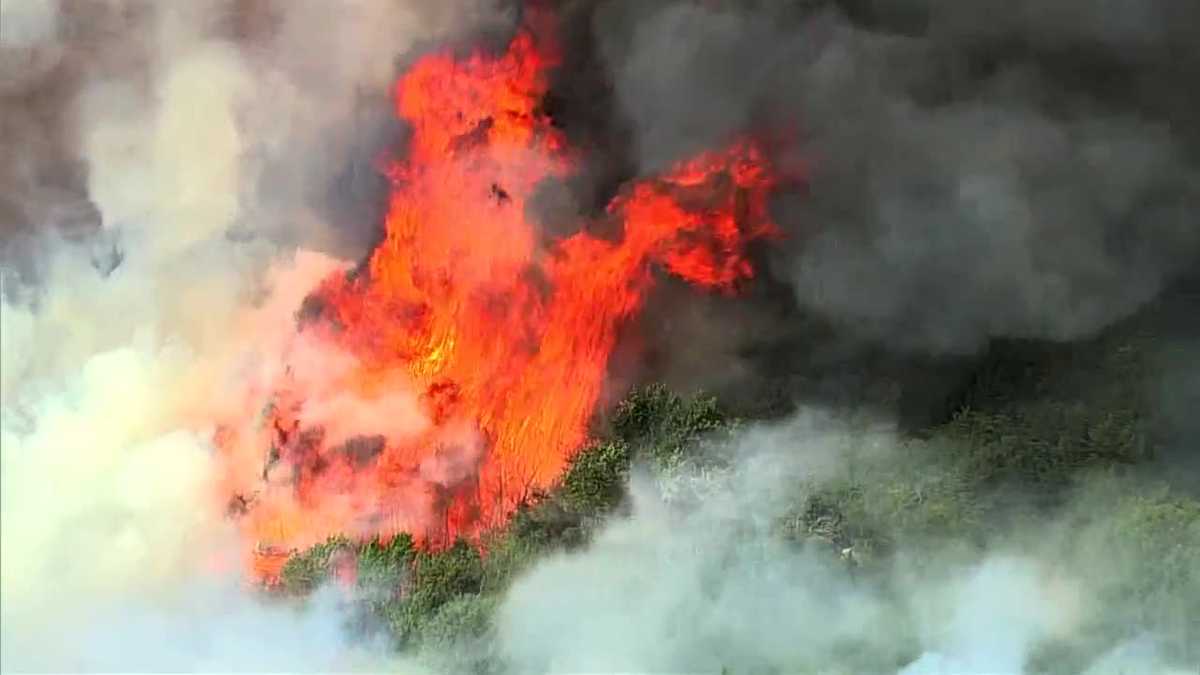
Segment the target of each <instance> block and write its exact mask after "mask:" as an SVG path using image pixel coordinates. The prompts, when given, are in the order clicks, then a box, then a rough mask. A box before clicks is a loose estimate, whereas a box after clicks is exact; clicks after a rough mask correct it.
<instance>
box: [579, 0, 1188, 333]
mask: <svg viewBox="0 0 1200 675" xmlns="http://www.w3.org/2000/svg"><path fill="white" fill-rule="evenodd" d="M838 5H840V6H838ZM594 23H595V26H596V30H597V33H598V35H599V37H598V38H597V39H598V40H599V42H600V49H601V52H602V53H603V54H604V56H605V58H606V60H607V63H608V64H609V68H610V70H611V73H612V81H613V88H614V94H615V97H616V99H617V102H618V105H619V108H620V110H621V111H622V112H623V113H624V116H625V118H626V119H627V120H628V126H629V127H630V129H631V131H632V134H633V141H632V142H633V144H634V150H633V156H634V158H635V160H634V161H635V163H636V164H637V166H638V167H639V168H640V169H641V170H645V171H651V170H654V169H655V168H656V167H659V166H661V165H662V164H663V163H665V162H670V161H673V160H674V159H676V158H678V157H680V156H682V155H686V154H687V153H689V152H692V151H694V150H695V148H697V147H706V146H708V145H710V144H712V143H713V142H714V139H719V138H722V137H724V136H725V135H727V134H730V133H733V132H735V131H736V130H738V129H743V128H747V127H755V126H759V127H762V126H767V127H768V128H769V127H771V126H773V125H774V126H779V127H782V128H784V129H785V130H788V131H790V132H792V133H795V134H797V136H798V138H799V139H800V142H799V143H797V144H796V148H797V149H798V152H799V153H800V154H801V157H800V159H801V160H802V161H803V163H804V165H805V166H807V167H808V179H809V180H808V184H807V186H806V189H805V191H804V193H803V194H797V195H793V196H790V197H786V198H781V199H780V200H779V201H778V203H777V204H776V207H777V208H776V216H777V217H778V218H779V219H780V220H781V221H782V222H784V223H785V224H786V225H787V226H788V228H789V234H790V239H789V243H787V244H785V245H784V246H783V247H782V248H781V249H778V250H774V251H772V254H771V261H770V269H771V271H772V273H773V275H774V276H775V277H777V278H778V279H780V280H781V281H783V282H785V283H787V284H789V285H790V286H791V289H792V291H793V293H794V296H795V300H796V302H797V303H798V304H799V306H800V307H801V308H802V309H804V310H805V311H806V312H807V313H808V314H809V315H815V316H819V317H824V318H825V319H827V320H828V321H830V322H832V323H833V324H834V325H836V326H837V327H838V328H839V329H841V331H842V332H843V334H845V335H850V336H857V337H859V338H865V339H867V340H870V341H874V342H878V343H882V344H884V345H886V348H888V349H891V350H899V351H903V352H919V353H932V354H946V353H950V354H957V353H972V352H975V351H977V350H979V349H980V348H981V347H983V346H984V345H985V344H986V342H987V340H988V339H989V338H997V337H1019V338H1047V339H1054V340H1067V339H1074V338H1079V337H1084V336H1088V335H1092V334H1094V333H1095V332H1096V331H1098V330H1099V329H1101V328H1103V327H1105V326H1107V325H1109V324H1110V323H1112V322H1113V321H1116V320H1118V319H1120V318H1123V317H1125V316H1127V315H1129V314H1130V313H1132V312H1133V311H1134V310H1136V309H1137V308H1138V307H1140V306H1142V305H1143V304H1144V303H1145V302H1147V301H1148V300H1150V299H1151V298H1153V297H1154V296H1155V295H1156V294H1157V293H1158V291H1160V290H1161V289H1163V288H1164V287H1165V286H1167V285H1168V284H1170V283H1171V282H1172V281H1173V280H1174V279H1175V278H1176V277H1177V276H1178V275H1179V274H1180V273H1181V272H1182V271H1184V270H1185V269H1187V268H1189V266H1194V264H1195V262H1196V259H1197V252H1198V251H1200V228H1197V226H1196V222H1195V216H1194V214H1195V211H1196V207H1197V204H1198V203H1200V173H1198V171H1197V159H1198V157H1200V155H1198V153H1200V145H1198V144H1197V143H1198V139H1200V131H1198V130H1200V100H1198V99H1197V97H1196V95H1195V93H1194V92H1193V91H1191V87H1190V86H1189V84H1188V83H1190V82H1192V81H1194V80H1195V79H1196V78H1197V76H1200V48H1198V47H1197V43H1196V41H1195V39H1194V35H1195V28H1196V26H1197V25H1198V23H1200V10H1197V8H1196V6H1195V5H1194V3H1190V2H1187V1H1186V0H1179V1H1177V2H1174V1H1168V2H1157V3H1133V2H1124V3H1116V4H1115V5H1114V4H1113V3H1100V4H1098V3H1087V2H1049V3H1036V2H1030V3H1020V5H1019V6H1013V4H1012V3H1006V2H987V1H980V2H965V3H964V2H933V1H923V0H912V1H903V0H897V1H895V2H873V3H865V2H845V3H820V2H807V3H806V2H797V3H732V2H729V3H723V2H716V3H703V4H701V3H684V2H674V3H642V2H613V3H605V4H604V5H603V6H602V7H601V8H600V9H599V10H598V11H597V12H596V14H595V17H594Z"/></svg>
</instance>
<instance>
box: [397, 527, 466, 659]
mask: <svg viewBox="0 0 1200 675" xmlns="http://www.w3.org/2000/svg"><path fill="white" fill-rule="evenodd" d="M482 588H483V561H482V559H481V558H480V555H479V551H478V550H476V548H475V547H474V546H471V545H470V544H469V543H467V542H466V541H464V540H459V541H457V542H455V543H454V545H453V546H451V547H450V548H448V549H446V550H444V551H438V552H426V551H422V552H419V553H418V554H417V555H416V558H415V560H414V561H413V564H412V575H411V578H410V579H409V581H408V583H407V584H406V588H404V592H403V593H402V594H401V598H400V599H399V600H398V601H397V602H396V603H394V605H393V606H390V607H388V608H386V609H385V613H386V614H387V617H388V620H389V623H390V625H391V629H392V632H393V634H394V635H395V636H396V637H397V638H398V639H399V640H400V642H401V643H402V644H406V643H416V642H419V640H420V637H421V634H422V630H423V629H424V627H425V625H426V624H427V623H428V622H429V621H431V620H432V619H433V617H434V616H435V615H436V614H437V612H438V611H439V610H440V609H441V608H442V606H443V605H445V604H446V603H448V602H450V601H451V600H455V599H457V598H459V597H461V596H467V595H473V594H478V593H479V592H480V591H481V590H482Z"/></svg>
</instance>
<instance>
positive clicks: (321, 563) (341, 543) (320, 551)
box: [279, 536, 353, 594]
mask: <svg viewBox="0 0 1200 675" xmlns="http://www.w3.org/2000/svg"><path fill="white" fill-rule="evenodd" d="M352 549H353V544H351V542H350V540H349V539H347V538H345V537H343V536H335V537H330V538H329V539H328V540H326V541H325V542H323V543H320V544H317V545H316V546H313V547H312V548H309V549H308V550H306V551H304V552H301V553H297V554H295V555H293V556H292V557H291V558H288V561H287V563H285V564H284V566H283V570H282V571H281V572H280V575H279V576H280V583H281V585H282V586H283V590H284V591H285V592H287V593H292V594H304V593H309V592H311V591H312V590H313V589H315V588H316V587H317V586H320V585H321V584H322V583H324V582H325V580H326V579H328V578H329V572H330V569H329V568H330V563H331V562H332V559H333V556H334V554H335V553H338V552H340V551H350V550H352Z"/></svg>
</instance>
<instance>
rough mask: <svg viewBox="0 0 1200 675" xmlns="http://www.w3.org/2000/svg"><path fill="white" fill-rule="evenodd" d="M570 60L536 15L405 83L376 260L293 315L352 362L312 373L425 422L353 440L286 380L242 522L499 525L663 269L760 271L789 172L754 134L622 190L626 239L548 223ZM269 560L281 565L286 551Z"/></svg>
mask: <svg viewBox="0 0 1200 675" xmlns="http://www.w3.org/2000/svg"><path fill="white" fill-rule="evenodd" d="M556 63H557V58H556V53H555V48H554V46H553V45H551V44H548V43H547V41H546V38H545V36H543V35H541V34H538V35H535V34H534V32H533V31H528V30H527V31H524V32H522V33H520V34H519V35H518V36H517V37H516V38H515V39H514V40H513V41H512V43H511V44H510V46H509V47H508V50H507V51H506V52H505V53H504V54H503V55H500V56H493V55H487V54H484V53H476V54H474V55H472V56H470V57H468V58H465V59H456V58H454V57H453V56H451V55H448V54H434V55H431V56H428V57H426V58H424V59H422V60H420V61H419V62H418V63H416V64H415V66H414V67H413V68H412V69H411V70H410V71H409V72H408V73H407V74H406V75H404V76H403V77H402V78H401V80H400V81H399V83H398V85H397V88H396V99H395V100H396V111H397V114H398V115H399V116H400V117H401V118H403V119H404V120H405V121H406V122H407V123H408V125H409V126H410V127H411V130H412V134H411V138H410V139H409V143H408V146H407V149H406V154H405V156H404V157H403V159H400V160H398V161H396V162H395V163H394V164H393V165H392V166H390V167H389V169H388V174H389V176H390V178H391V179H392V181H393V186H394V187H393V190H392V193H391V197H390V206H389V210H388V215H387V221H386V237H385V239H384V240H383V241H382V242H381V243H380V245H379V246H378V248H377V249H376V250H375V251H374V252H373V255H372V256H371V258H370V260H369V261H368V263H367V265H366V266H365V268H364V269H362V270H360V271H358V272H357V273H356V274H354V275H346V274H338V275H335V276H334V277H332V278H329V279H328V280H327V281H326V282H325V283H324V284H323V285H322V286H321V287H320V288H319V289H317V290H316V291H315V292H314V294H313V296H312V298H311V299H310V305H311V306H310V309H312V312H310V313H309V314H310V315H309V316H308V317H307V318H306V319H305V321H304V322H303V324H302V327H301V331H302V334H303V335H304V336H305V339H307V340H310V341H313V342H315V343H316V344H321V345H327V346H329V347H330V348H331V349H336V350H338V351H339V353H345V354H348V355H350V356H351V357H352V358H353V363H354V365H353V367H352V368H351V369H350V370H349V372H348V373H341V374H339V375H338V376H337V377H336V381H335V380H334V379H333V377H332V376H330V377H331V379H330V381H328V382H325V383H322V384H320V385H319V386H321V387H338V388H341V389H342V390H347V391H351V392H352V394H353V396H354V398H355V399H356V400H382V397H384V396H387V395H388V393H389V392H393V391H399V390H405V391H407V392H410V393H411V394H412V401H413V403H412V405H413V406H414V407H415V409H416V410H417V411H418V412H419V414H418V415H417V417H419V418H420V420H421V421H420V422H419V423H418V422H416V421H414V422H413V423H411V424H406V425H403V427H404V428H403V429H400V430H398V431H397V430H392V431H384V430H382V429H376V428H369V427H364V428H362V429H361V431H360V432H361V434H363V435H365V436H378V438H375V439H359V440H358V441H355V442H357V443H358V445H357V446H354V447H353V448H352V447H351V446H352V445H353V443H352V444H350V445H347V444H345V443H343V441H345V440H346V439H345V438H334V437H331V433H332V432H331V431H330V429H329V428H328V426H326V427H324V428H323V427H321V426H318V425H316V424H314V422H313V420H312V419H306V416H305V410H306V408H305V406H306V400H307V398H308V397H311V396H313V395H314V385H313V384H312V383H311V382H307V383H305V384H300V383H299V382H298V381H297V382H290V381H289V380H287V379H286V378H285V380H284V381H282V382H280V383H278V391H276V392H275V395H274V398H273V407H272V408H271V410H270V411H269V412H268V414H267V415H266V416H265V418H264V420H265V421H264V432H263V439H258V440H256V441H255V442H258V443H259V444H260V445H259V447H263V448H264V450H263V452H266V448H267V447H270V448H273V449H272V452H273V453H275V455H276V456H275V457H272V458H271V459H274V460H275V461H274V462H273V465H272V467H269V469H268V470H267V471H264V478H265V479H266V484H267V485H266V487H265V488H264V489H263V490H262V491H260V493H259V494H258V496H257V497H256V498H255V503H254V505H253V507H252V508H250V509H249V510H248V512H247V514H246V516H245V517H244V518H243V519H242V522H243V526H244V527H245V528H247V531H248V534H249V539H250V540H251V541H253V542H255V543H261V542H265V543H267V544H269V545H271V546H274V547H278V548H276V549H273V550H289V549H291V548H292V547H302V546H306V545H309V544H312V543H315V542H317V541H320V540H322V539H324V538H325V537H327V536H329V535H332V534H337V533H348V534H350V535H351V536H355V535H366V534H380V533H382V534H383V535H385V536H387V535H391V534H394V533H396V532H398V531H400V530H405V531H409V532H412V533H413V535H414V537H415V538H416V539H417V541H418V542H422V543H425V544H426V545H432V546H441V545H444V544H446V543H448V542H450V541H451V540H452V539H453V538H454V537H457V536H467V537H474V536H477V535H478V534H479V533H481V532H483V531H484V530H486V529H488V528H491V527H494V526H496V525H499V524H502V523H503V522H504V521H505V520H506V518H507V517H508V516H509V515H510V514H511V513H512V511H513V510H514V508H515V507H516V506H517V505H518V504H519V503H520V502H521V501H522V500H523V499H526V498H528V497H529V496H530V495H531V493H532V492H533V491H534V490H539V489H546V488H549V487H551V486H552V485H553V484H554V483H555V481H556V480H558V479H559V477H560V476H561V474H562V473H563V471H564V469H565V467H566V466H567V464H568V462H569V461H570V460H571V458H572V456H573V454H574V453H575V452H576V451H577V450H578V449H579V448H580V447H581V446H583V445H584V444H585V442H586V441H587V438H586V429H587V424H588V421H589V419H590V417H591V416H592V415H593V414H594V412H595V410H596V407H597V405H598V403H599V400H600V396H601V390H602V386H603V383H604V379H605V374H606V370H607V367H608V359H609V355H610V353H611V352H612V350H613V347H614V344H615V342H616V340H617V335H618V331H619V329H620V328H621V326H622V325H623V324H624V323H625V322H626V321H627V319H629V317H631V316H632V315H633V314H634V313H636V312H637V311H638V310H639V309H640V308H641V306H642V304H643V302H644V300H645V298H646V294H647V291H648V290H649V289H650V287H651V285H652V283H653V278H654V277H653V270H654V268H655V267H656V266H657V267H659V268H660V269H662V270H665V271H666V272H667V273H670V274H672V275H675V276H678V277H680V278H683V279H685V280H687V281H688V282H690V283H692V284H695V285H697V286H699V287H702V288H704V289H708V290H712V291H717V292H732V291H733V290H734V289H735V288H736V287H737V285H738V284H739V283H740V282H743V281H744V280H746V279H749V278H751V277H752V276H753V270H752V268H751V265H750V262H749V260H748V259H747V257H746V253H745V245H746V243H747V242H748V241H750V240H752V239H755V238H760V237H769V236H772V235H774V234H775V232H776V229H775V226H774V225H773V224H772V223H771V221H770V219H769V216H768V214H767V207H766V203H767V194H768V192H769V190H770V189H771V188H772V187H773V186H774V184H775V176H774V175H773V173H772V171H771V169H770V167H769V166H768V163H767V162H766V160H765V159H764V157H763V154H762V152H761V150H760V148H759V147H758V146H757V145H756V144H755V143H754V142H753V141H752V140H749V139H743V140H738V141H735V142H734V143H732V144H731V145H730V146H729V147H728V148H726V149H723V150H720V151H715V152H711V153H708V154H705V155H703V156H700V157H697V158H695V159H693V160H691V161H689V162H686V163H683V164H681V165H679V166H677V167H675V168H674V169H673V170H671V171H669V172H668V173H666V174H665V175H662V176H658V177H655V178H650V179H644V180H639V181H637V182H634V183H632V184H630V185H628V186H626V189H625V190H623V191H622V192H621V194H620V195H619V196H618V197H617V198H615V199H614V200H613V201H612V203H611V204H610V205H609V207H608V209H607V213H606V214H605V215H604V216H603V217H604V218H607V219H609V221H611V222H610V223H609V224H611V225H613V226H614V227H611V228H608V229H610V230H613V229H615V230H617V231H619V232H620V236H619V238H617V239H615V240H610V239H604V238H600V237H597V236H594V235H592V234H589V233H588V228H580V231H579V232H578V233H577V234H574V235H572V236H569V237H565V238H561V239H558V240H550V239H548V238H545V237H544V236H543V235H542V234H541V233H539V231H538V229H537V227H536V226H535V224H534V223H533V222H532V220H531V218H530V217H529V214H528V213H527V211H528V207H529V203H530V200H531V197H532V195H533V194H534V192H535V189H536V188H537V187H538V185H539V183H541V182H542V181H545V180H547V179H555V178H562V177H566V176H569V175H571V173H572V172H573V170H574V167H575V166H576V165H577V163H578V158H577V157H576V156H574V155H573V153H572V151H571V150H569V149H568V148H567V143H566V139H565V138H564V137H563V136H562V134H561V133H560V132H559V131H558V130H557V129H556V128H555V127H553V126H552V125H551V123H550V120H549V119H548V118H547V117H546V116H545V115H544V114H543V113H542V112H541V110H540V108H539V106H540V102H541V100H542V99H543V97H544V95H545V93H546V90H547V86H548V82H547V73H548V72H549V71H550V70H551V69H552V68H553V67H554V66H555V65H556ZM389 409H390V408H389ZM355 448H356V449H355ZM266 460H267V458H264V462H265V463H268V464H271V462H267V461H266ZM268 474H269V475H268ZM280 476H282V478H280ZM255 564H256V566H257V567H256V573H257V574H258V575H259V576H261V577H264V578H270V577H273V576H277V575H278V572H279V568H280V566H281V564H282V563H281V562H280V556H279V555H272V554H269V553H268V554H264V555H260V556H258V560H257V562H256V563H255Z"/></svg>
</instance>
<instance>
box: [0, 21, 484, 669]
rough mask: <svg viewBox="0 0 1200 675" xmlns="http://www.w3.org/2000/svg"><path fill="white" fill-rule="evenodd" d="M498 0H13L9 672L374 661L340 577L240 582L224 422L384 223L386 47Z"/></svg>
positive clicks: (5, 322)
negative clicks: (315, 293)
mask: <svg viewBox="0 0 1200 675" xmlns="http://www.w3.org/2000/svg"><path fill="white" fill-rule="evenodd" d="M485 10H486V11H485ZM505 20H506V18H505V16H504V15H503V14H502V13H500V12H497V11H494V10H490V9H488V7H487V5H486V4H485V3H472V2H454V3H443V2H417V1H414V2H395V3H378V2H350V3H339V4H338V6H337V8H336V11H335V10H334V8H333V7H332V6H331V5H329V4H328V3H323V2H315V1H314V2H300V3H292V2H254V1H251V2H233V1H230V2H224V1H217V0H212V1H209V0H205V1H203V2H187V3H151V2H137V1H130V2H88V1H77V0H62V1H61V2H49V1H41V0H34V1H24V0H14V1H13V2H8V1H6V2H4V3H3V4H2V5H0V25H2V26H3V32H2V33H0V55H2V57H0V97H2V98H0V108H2V112H3V114H2V115H0V119H2V120H3V121H2V122H0V139H2V140H0V142H2V144H3V145H4V147H5V152H4V157H3V158H2V159H0V273H2V276H3V279H2V282H3V286H2V292H3V293H2V294H3V314H2V315H0V321H2V325H0V328H2V330H3V340H0V343H2V351H0V357H2V362H0V366H2V368H0V370H2V372H3V377H2V380H0V395H2V396H3V413H2V414H3V417H2V419H0V421H2V429H0V431H2V440H3V450H2V466H3V471H2V472H0V473H2V476H3V478H2V481H3V485H2V487H3V489H2V490H0V493H2V498H0V499H2V506H3V508H2V521H3V522H2V527H0V530H2V532H3V535H2V536H3V545H2V546H0V550H2V554H0V555H2V556H3V576H2V589H0V590H2V594H3V603H2V604H3V609H2V613H3V618H2V621H0V624H2V626H3V629H2V630H3V643H4V648H3V659H4V661H3V669H4V670H5V671H9V670H19V671H27V670H59V671H66V670H80V669H82V670H97V669H101V670H103V669H114V668H115V669H127V668H130V667H134V668H147V669H157V670H181V669H182V670H188V669H199V670H212V669H218V670H229V669H245V668H249V669H253V670H263V669H270V670H278V669H280V668H285V669H316V670H332V669H337V670H344V669H348V668H356V667H367V668H378V667H381V663H382V662H381V661H380V660H379V659H380V657H379V652H378V651H376V652H372V653H370V654H363V655H360V656H355V655H354V652H353V651H352V650H349V649H348V648H346V645H345V643H344V640H343V637H344V631H343V626H342V621H343V618H344V617H343V616H342V615H341V614H340V610H338V609H337V603H336V602H333V601H329V602H326V601H323V600H318V601H315V604H314V605H312V607H309V608H308V609H307V610H305V609H304V608H299V607H294V606H286V605H285V606H279V607H268V606H263V605H262V603H261V601H260V600H258V599H255V597H254V596H252V595H249V594H247V592H246V589H245V588H243V587H242V586H241V584H240V582H239V581H237V580H238V579H240V578H241V577H242V575H243V574H244V571H245V567H244V561H243V560H241V559H239V557H238V548H239V547H238V545H237V542H236V541H235V538H234V533H233V531H232V529H231V528H230V527H229V525H228V523H226V522H224V521H223V520H222V519H221V513H222V505H223V504H222V501H221V500H222V499H227V498H228V493H224V494H223V493H222V489H221V488H222V486H221V483H222V478H223V477H222V476H220V475H219V473H218V470H217V466H216V464H215V462H214V445H213V443H214V434H215V433H216V432H217V429H215V428H214V426H213V424H214V421H216V420H220V419H228V418H229V417H230V414H229V413H230V411H231V410H233V411H236V412H237V415H238V416H241V417H245V418H246V419H247V421H250V420H252V419H253V413H249V414H246V411H245V410H244V409H242V410H238V406H244V405H245V402H246V401H248V400H252V399H251V398H249V397H248V396H247V394H248V389H252V388H253V387H254V386H255V385H256V384H257V383H258V380H257V378H258V377H259V376H263V377H266V376H269V374H270V373H271V372H273V370H272V369H278V368H280V367H281V365H280V362H279V359H280V358H281V355H282V354H283V353H284V345H285V343H286V341H287V339H288V336H289V335H291V334H293V333H294V330H295V328H294V327H295V312H296V310H297V308H298V307H299V306H300V303H301V300H302V298H303V297H304V295H305V294H306V293H307V292H308V291H309V290H310V289H311V288H312V287H313V286H314V285H315V284H316V283H317V282H318V281H319V280H320V279H321V278H323V277H324V276H326V275H327V274H329V273H330V272H332V271H333V270H335V269H338V268H339V267H345V266H347V265H351V264H353V263H354V262H355V261H356V260H357V259H358V258H359V257H361V256H362V255H363V254H364V253H365V251H366V250H367V249H368V248H369V246H370V245H371V244H372V243H373V240H374V237H375V236H376V234H375V228H376V227H378V219H377V218H373V217H372V216H371V214H370V212H369V209H370V208H379V203H380V202H381V201H382V200H381V195H382V194H384V193H383V192H382V190H383V188H382V187H381V183H380V182H381V181H382V180H383V179H382V178H380V177H379V176H378V174H377V173H376V172H375V171H374V169H373V167H374V162H375V160H376V156H375V154H374V153H377V152H380V151H382V150H383V149H386V146H387V144H388V142H389V139H390V136H389V134H394V133H395V130H392V129H389V127H388V124H387V123H386V122H385V120H387V119H389V111H388V106H387V104H386V100H387V90H388V87H389V86H390V84H391V82H392V79H393V76H394V74H395V68H396V67H397V64H398V61H397V59H401V58H403V57H404V56H405V55H406V54H408V53H409V52H411V51H412V50H418V49H420V48H422V46H423V45H424V44H425V43H426V42H429V41H440V40H444V39H446V38H449V37H452V36H453V35H455V34H456V33H457V31H459V30H464V29H479V28H481V27H486V26H488V25H503V24H504V21H505ZM381 138H382V139H383V140H381ZM350 205H356V208H359V209H362V208H364V207H363V205H367V207H366V208H367V209H368V211H367V212H365V213H364V212H362V211H358V212H352V210H351V209H350ZM310 356H311V357H312V358H311V359H310V364H311V365H312V366H313V367H316V366H318V365H319V364H320V363H333V362H334V359H336V355H333V354H313V355H310ZM318 359H321V360H318ZM336 403H337V402H336V400H335V401H332V402H329V403H328V404H327V405H330V406H336ZM334 413H337V414H339V415H340V417H341V419H342V420H343V421H345V422H347V423H350V422H351V418H352V415H353V414H357V412H356V411H352V412H350V413H348V412H347V411H346V410H342V409H331V411H330V414H334ZM366 414H370V411H369V410H367V411H366ZM302 610H303V611H302ZM368 657H369V658H368ZM356 659H359V660H356ZM362 659H365V660H362Z"/></svg>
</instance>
